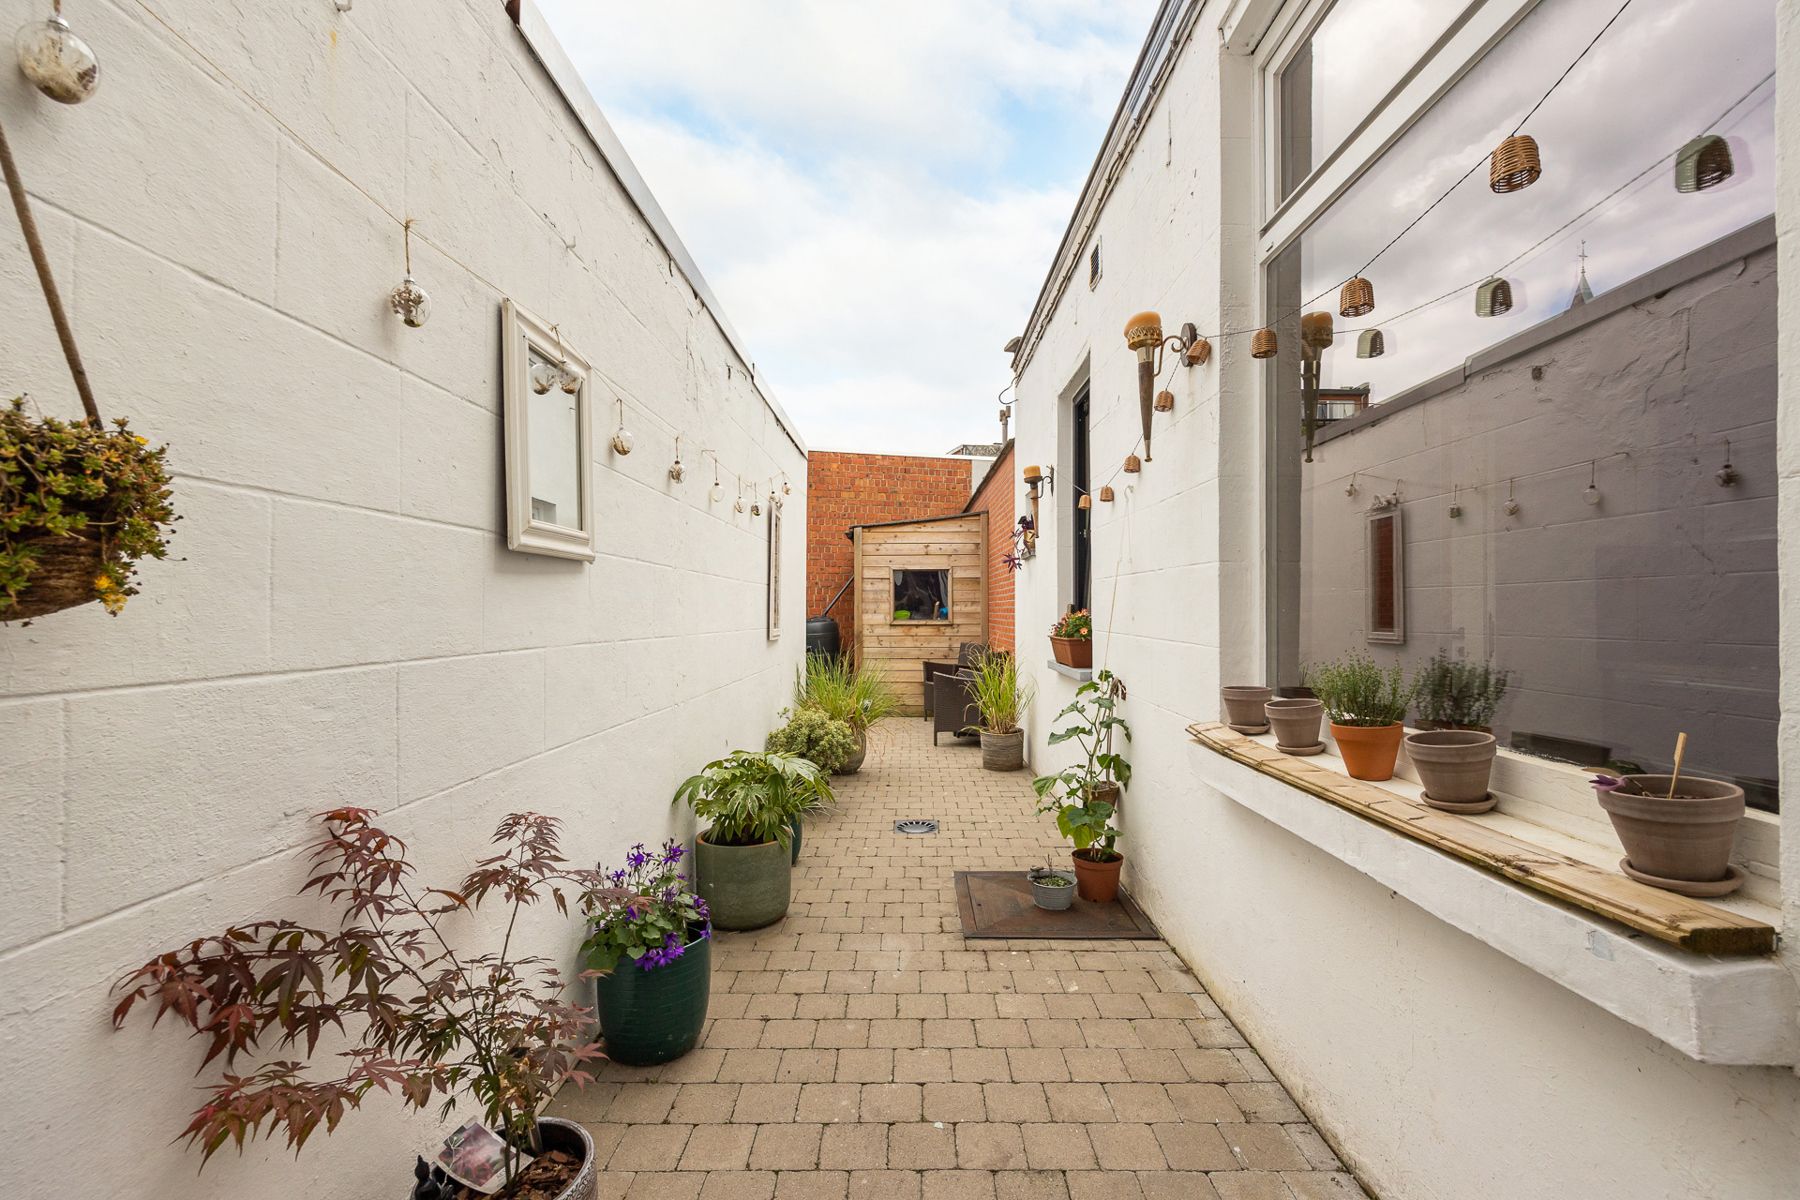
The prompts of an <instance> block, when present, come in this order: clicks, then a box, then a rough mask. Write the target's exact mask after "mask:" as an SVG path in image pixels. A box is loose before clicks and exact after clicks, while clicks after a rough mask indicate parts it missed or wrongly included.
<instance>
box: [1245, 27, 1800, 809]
mask: <svg viewBox="0 0 1800 1200" xmlns="http://www.w3.org/2000/svg"><path fill="white" fill-rule="evenodd" d="M1490 3H1509V4H1511V5H1512V6H1514V7H1518V8H1527V7H1529V8H1530V11H1529V12H1528V13H1527V15H1525V16H1524V17H1523V19H1522V20H1520V21H1519V23H1518V24H1517V25H1516V26H1514V27H1513V28H1512V29H1511V30H1510V31H1509V32H1508V33H1507V34H1506V36H1505V37H1504V38H1503V39H1502V40H1500V41H1499V42H1498V44H1496V45H1495V46H1493V47H1492V48H1491V49H1490V50H1489V51H1488V52H1487V53H1486V55H1485V56H1484V57H1483V58H1482V59H1481V60H1480V61H1478V62H1475V63H1473V64H1472V65H1470V66H1469V68H1468V70H1467V72H1466V73H1464V74H1462V75H1461V78H1460V79H1459V80H1458V81H1457V82H1456V84H1455V85H1454V86H1453V87H1451V88H1450V90H1449V91H1448V92H1447V93H1445V94H1444V95H1443V96H1442V97H1440V98H1439V99H1438V100H1437V101H1436V103H1435V104H1433V105H1432V106H1431V107H1430V108H1428V109H1427V110H1426V111H1424V112H1422V113H1421V114H1419V115H1418V117H1417V119H1416V120H1415V121H1412V122H1411V124H1410V125H1409V126H1408V127H1407V128H1406V132H1405V133H1404V134H1403V136H1401V137H1400V138H1399V139H1398V140H1397V141H1395V142H1394V143H1393V144H1392V145H1391V146H1389V147H1388V148H1387V149H1386V150H1385V152H1383V153H1380V154H1379V155H1378V156H1377V157H1374V158H1373V159H1372V160H1371V161H1369V162H1367V163H1366V164H1360V170H1359V173H1358V174H1357V176H1356V178H1355V182H1354V183H1353V184H1352V185H1351V186H1350V187H1349V188H1348V189H1347V190H1344V191H1343V192H1342V194H1341V195H1339V196H1337V197H1336V198H1333V199H1329V200H1326V199H1323V198H1321V199H1318V200H1311V198H1309V197H1305V196H1304V195H1303V196H1302V199H1303V200H1307V201H1308V202H1311V203H1313V204H1314V205H1315V208H1316V211H1313V212H1310V213H1308V212H1303V213H1301V220H1302V232H1301V233H1300V234H1299V235H1298V236H1297V237H1295V238H1292V239H1291V240H1289V241H1288V242H1287V244H1286V245H1285V246H1277V247H1275V250H1274V252H1273V253H1272V254H1271V255H1270V256H1269V257H1268V258H1267V259H1266V260H1265V267H1266V271H1265V306H1266V309H1267V319H1268V320H1269V322H1270V323H1271V324H1272V325H1274V326H1275V328H1276V331H1277V335H1278V342H1279V346H1280V350H1279V353H1278V354H1277V356H1276V357H1275V358H1274V359H1272V360H1270V362H1269V375H1268V380H1269V383H1270V389H1269V390H1270V396H1271V403H1272V404H1273V409H1272V421H1271V427H1272V431H1273V441H1272V445H1271V453H1272V455H1273V465H1274V467H1273V472H1272V474H1273V476H1274V479H1275V486H1276V496H1275V504H1274V509H1273V513H1274V524H1275V529H1276V536H1277V545H1276V547H1275V550H1276V552H1275V555H1274V567H1273V570H1274V576H1273V587H1274V594H1275V612H1274V625H1275V637H1274V643H1275V644H1274V652H1275V659H1276V662H1275V672H1276V675H1277V678H1278V682H1279V683H1280V684H1282V685H1284V686H1287V687H1294V686H1298V685H1300V684H1301V681H1302V673H1303V668H1304V666H1305V664H1307V663H1312V662H1319V661H1323V660H1326V659H1330V658H1334V657H1336V656H1338V655H1340V654H1343V653H1345V652H1349V651H1360V652H1365V653H1369V654H1371V655H1372V656H1374V657H1375V658H1377V659H1378V660H1382V661H1396V660H1397V661H1400V662H1402V663H1405V664H1406V665H1408V666H1409V667H1411V668H1414V669H1420V668H1424V667H1425V666H1426V665H1427V664H1428V662H1429V661H1430V660H1431V659H1432V658H1433V657H1434V656H1437V655H1440V654H1441V655H1443V656H1446V657H1447V658H1449V659H1452V660H1455V659H1459V658H1461V659H1466V660H1469V661H1474V662H1483V661H1485V662H1491V663H1492V665H1493V667H1494V668H1495V669H1496V670H1498V671H1505V672H1508V673H1509V674H1510V688H1509V691H1508V696H1507V699H1506V700H1505V702H1504V703H1503V705H1502V707H1501V709H1500V711H1499V714H1498V716H1497V717H1496V718H1495V719H1494V722H1493V724H1494V729H1495V732H1496V734H1498V735H1499V736H1500V737H1501V740H1502V744H1505V745H1511V746H1512V747H1513V748H1514V749H1518V750H1523V751H1527V752H1546V753H1550V754H1553V755H1554V756H1556V757H1560V758H1564V759H1568V760H1572V761H1580V762H1583V763H1584V764H1586V765H1593V766H1600V765H1603V764H1608V763H1611V764H1635V765H1636V766H1637V767H1641V768H1642V769H1644V770H1649V771H1656V770H1665V769H1667V766H1668V764H1669V761H1670V758H1671V755H1672V752H1673V748H1674V745H1675V740H1676V735H1677V733H1680V732H1685V733H1687V734H1688V753H1687V759H1686V763H1687V766H1688V767H1689V768H1690V769H1693V770H1696V771H1699V772H1701V773H1703V774H1711V775H1716V776H1719V777H1722V778H1731V779H1735V780H1736V781H1738V782H1739V783H1741V784H1742V785H1744V787H1745V790H1746V793H1747V795H1748V797H1749V799H1750V802H1751V803H1752V804H1758V805H1761V806H1762V807H1769V808H1772V807H1774V806H1775V803H1776V783H1775V779H1776V774H1777V772H1776V756H1775V734H1776V723H1777V716H1778V706H1777V688H1778V676H1777V661H1776V660H1777V619H1778V610H1777V593H1776V575H1775V569H1776V541H1775V531H1776V523H1775V522H1776V516H1775V483H1776V480H1775V446H1774V434H1775V409H1776V365H1775V364H1776V356H1775V335H1776V323H1775V318H1776V286H1775V284H1776V278H1775V254H1774V231H1773V220H1772V217H1771V215H1770V214H1772V212H1773V210H1774V182H1773V180H1774V138H1773V96H1774V84H1773V81H1772V80H1768V81H1766V82H1760V84H1759V81H1764V80H1765V77H1766V76H1768V75H1769V74H1770V73H1771V72H1772V71H1773V70H1774V5H1773V0H1767V2H1760V0H1742V2H1734V3H1728V4H1719V3H1714V2H1711V0H1666V2H1665V3H1660V4H1656V5H1634V6H1632V7H1630V8H1628V9H1627V10H1626V11H1625V12H1624V13H1623V15H1621V16H1620V17H1619V18H1618V20H1617V21H1616V23H1615V24H1614V25H1613V26H1612V27H1611V28H1610V29H1608V30H1607V31H1606V32H1605V34H1604V35H1603V36H1601V38H1600V40H1599V41H1598V42H1596V43H1595V44H1594V46H1593V48H1592V49H1591V50H1590V51H1589V52H1588V53H1587V54H1586V56H1585V57H1584V58H1582V59H1581V61H1580V62H1579V64H1578V65H1576V66H1575V68H1574V69H1573V70H1572V71H1570V72H1569V74H1568V76H1567V78H1566V79H1564V80H1563V82H1562V83H1561V84H1560V85H1559V86H1557V87H1556V89H1555V90H1554V91H1553V92H1552V93H1551V94H1550V96H1549V98H1548V99H1547V100H1546V101H1545V102H1544V104H1543V105H1542V107H1541V108H1540V109H1538V111H1537V112H1536V113H1534V114H1533V115H1532V116H1531V118H1530V121H1529V123H1528V124H1527V125H1526V126H1525V132H1527V133H1529V134H1531V135H1532V136H1534V137H1535V138H1536V139H1537V141H1538V144H1539V147H1540V151H1541V155H1542V160H1543V171H1544V173H1543V176H1542V178H1541V179H1539V180H1538V181H1537V182H1536V183H1535V184H1533V185H1531V186H1530V187H1528V188H1526V189H1524V190H1522V191H1518V192H1513V193H1509V194H1496V193H1495V192H1493V191H1491V190H1490V189H1489V187H1488V185H1487V171H1486V166H1485V163H1483V164H1482V165H1481V166H1480V167H1479V168H1478V169H1477V170H1476V171H1475V172H1474V173H1473V174H1472V175H1471V176H1470V177H1469V178H1468V179H1466V180H1465V181H1464V182H1463V183H1462V184H1461V185H1459V186H1458V187H1456V188H1455V190H1453V191H1450V192H1449V195H1448V197H1447V198H1445V199H1443V200H1442V202H1441V203H1438V204H1437V205H1436V207H1434V208H1431V209H1430V211H1429V213H1428V214H1427V215H1424V216H1423V217H1422V219H1419V220H1418V222H1417V224H1416V225H1413V226H1412V227H1411V228H1410V229H1407V226H1408V224H1409V223H1410V222H1412V221H1413V220H1414V219H1415V218H1420V214H1421V213H1424V212H1425V210H1426V209H1427V207H1428V206H1429V205H1431V204H1432V202H1433V201H1434V200H1436V199H1437V198H1438V197H1440V196H1442V195H1443V194H1444V193H1445V191H1446V190H1447V189H1449V188H1450V187H1451V185H1452V183H1453V182H1454V181H1455V180H1456V179H1457V178H1458V176H1460V175H1461V174H1462V173H1463V172H1464V171H1466V170H1468V169H1469V167H1470V166H1471V165H1472V164H1475V163H1477V162H1480V161H1481V160H1482V159H1483V158H1484V156H1485V154H1486V152H1487V151H1488V150H1490V149H1491V148H1493V147H1494V146H1495V145H1497V144H1498V143H1499V141H1500V140H1501V139H1502V138H1503V137H1505V136H1506V135H1507V134H1508V133H1510V132H1512V130H1513V129H1514V128H1516V127H1517V125H1518V122H1519V121H1520V119H1521V118H1522V117H1523V116H1524V115H1525V114H1526V112H1527V110H1529V109H1530V108H1531V107H1532V105H1533V104H1534V103H1536V102H1537V100H1538V99H1539V98H1540V97H1541V96H1543V95H1544V93H1545V91H1546V90H1547V89H1549V88H1550V87H1551V85H1552V83H1553V82H1554V81H1555V80H1556V79H1557V77H1558V75H1560V74H1561V73H1562V72H1563V71H1564V69H1565V68H1567V67H1569V64H1570V63H1571V61H1572V60H1574V58H1575V57H1576V55H1577V54H1578V53H1579V52H1580V51H1581V49H1582V47H1583V46H1585V45H1587V44H1588V42H1589V41H1590V40H1591V39H1593V38H1594V36H1595V34H1596V33H1598V32H1599V31H1600V29H1601V27H1602V26H1604V25H1605V24H1606V22H1607V21H1608V19H1609V18H1611V17H1613V15H1614V14H1615V13H1616V12H1617V11H1618V9H1619V5H1618V3H1617V0H1543V2H1542V3H1539V4H1537V5H1535V6H1528V5H1525V4H1523V3H1520V0H1490ZM1361 7H1363V6H1362V5H1360V4H1352V3H1350V2H1349V0H1343V2H1342V3H1340V4H1339V5H1338V6H1337V9H1336V10H1334V11H1333V14H1332V15H1330V16H1327V18H1326V19H1325V21H1324V22H1323V23H1321V24H1320V25H1319V26H1318V27H1317V31H1316V32H1315V33H1314V35H1313V37H1312V39H1311V46H1312V51H1311V52H1312V55H1313V66H1312V68H1311V69H1312V70H1313V72H1314V76H1315V89H1316V88H1317V86H1318V84H1317V82H1316V80H1317V78H1318V72H1319V67H1318V63H1319V62H1320V61H1322V57H1321V56H1323V55H1326V54H1328V53H1329V54H1332V55H1336V54H1340V53H1344V52H1346V50H1347V47H1348V46H1349V45H1350V44H1351V43H1350V42H1346V43H1344V44H1343V45H1333V46H1331V47H1329V48H1328V47H1327V46H1326V44H1325V40H1326V36H1327V33H1328V31H1329V30H1330V29H1331V27H1332V25H1333V22H1334V20H1336V19H1337V16H1338V13H1339V11H1340V10H1341V11H1342V12H1343V13H1344V14H1346V15H1347V14H1349V13H1350V12H1351V10H1353V9H1356V8H1361ZM1442 7H1443V8H1446V9H1450V8H1459V7H1460V6H1458V5H1449V4H1445V5H1443V6H1442ZM1271 66H1272V69H1275V70H1279V69H1280V66H1279V64H1272V65H1271ZM1410 66H1411V64H1410V63H1389V64H1388V65H1387V66H1386V67H1385V68H1384V69H1385V70H1387V71H1388V72H1390V73H1391V74H1392V76H1393V77H1394V78H1396V79H1397V78H1399V77H1400V72H1402V71H1405V70H1408V69H1410ZM1287 69H1288V70H1290V71H1291V70H1292V69H1293V67H1292V65H1291V64H1290V65H1289V66H1288V67H1287ZM1277 78H1278V81H1279V80H1280V78H1281V77H1279V76H1278V77H1277ZM1282 86H1283V87H1285V84H1282ZM1361 90H1367V89H1360V90H1359V94H1360V91H1361ZM1315 95H1316V91H1315ZM1357 119H1358V120H1360V117H1359V118H1357ZM1287 132H1288V133H1289V134H1291V133H1292V130H1291V128H1290V129H1289V130H1288V131H1287ZM1708 133H1711V134H1718V135H1720V136H1723V137H1724V138H1725V139H1726V142H1727V144H1728V146H1729V147H1730V150H1731V153H1732V160H1733V165H1734V167H1735V174H1734V175H1733V176H1732V177H1731V178H1730V179H1729V180H1727V181H1726V182H1725V183H1723V184H1722V185H1720V186H1717V187H1713V188H1709V189H1707V190H1704V191H1698V192H1681V191H1678V190H1677V188H1676V186H1675V177H1676V167H1675V162H1674V159H1675V154H1676V151H1677V150H1678V149H1679V148H1680V147H1682V146H1683V145H1684V144H1685V143H1687V142H1688V141H1689V140H1690V139H1692V138H1694V137H1695V136H1697V135H1700V134H1708ZM1273 136H1274V137H1275V144H1273V145H1271V146H1270V147H1269V148H1268V151H1267V152H1268V153H1269V154H1270V155H1272V156H1274V158H1275V160H1276V161H1277V162H1282V161H1286V160H1287V159H1288V158H1291V157H1292V154H1293V151H1292V148H1291V147H1290V145H1289V144H1288V139H1287V138H1284V137H1282V136H1281V133H1280V132H1277V133H1275V134H1274V135H1273ZM1326 140H1327V141H1329V140H1330V139H1329V138H1327V139H1326ZM1321 144H1323V143H1321V142H1320V141H1319V140H1317V138H1315V139H1314V140H1313V141H1312V142H1311V143H1310V145H1312V146H1313V147H1314V149H1315V150H1316V148H1317V147H1318V146H1319V145H1321ZM1278 173H1279V172H1278ZM1403 230H1404V231H1405V232H1404V234H1403V236H1401V237H1400V238H1399V240H1398V241H1397V242H1394V243H1393V245H1392V246H1391V248H1388V249H1386V250H1383V247H1384V246H1386V245H1387V244H1388V243H1389V242H1390V240H1391V239H1393V238H1394V237H1395V235H1397V234H1401V233H1402V231H1403ZM1371 259H1373V262H1372V264H1370V260H1371ZM1364 264H1370V265H1368V266H1366V268H1365V265H1364ZM1359 271H1360V272H1361V274H1363V275H1365V276H1366V277H1367V278H1368V279H1369V280H1370V281H1371V283H1372V284H1373V286H1374V290H1375V300H1376V307H1375V309H1374V311H1373V312H1371V313H1369V314H1368V315H1367V316H1363V317H1359V318H1355V319H1351V320H1346V319H1344V318H1342V317H1339V316H1337V311H1338V287H1339V286H1340V285H1341V284H1342V283H1343V282H1344V281H1345V280H1346V279H1347V278H1349V277H1350V276H1352V275H1354V274H1357V273H1358V272H1359ZM1489 277H1493V278H1498V279H1502V280H1505V281H1506V284H1507V286H1508V287H1509V289H1510V291H1511V298H1512V304H1511V308H1510V311H1506V312H1504V313H1503V314H1502V315H1497V316H1482V315H1478V309H1477V291H1478V285H1479V284H1480V283H1481V282H1482V281H1483V280H1485V279H1487V278H1489ZM1312 311H1320V312H1330V313H1331V314H1332V315H1333V318H1334V321H1335V325H1336V329H1335V337H1334V339H1333V341H1332V343H1331V345H1330V346H1329V347H1328V348H1324V349H1322V350H1320V351H1319V352H1318V354H1317V368H1316V374H1312V375H1308V373H1307V371H1306V370H1303V368H1306V367H1307V365H1308V364H1305V363H1303V361H1302V360H1303V357H1305V354H1304V353H1303V350H1302V338H1301V332H1300V330H1301V320H1300V314H1301V313H1302V312H1312ZM1374 330H1378V331H1379V334H1380V339H1379V343H1380V344H1379V353H1371V351H1372V350H1373V349H1374V347H1373V346H1371V339H1370V338H1369V337H1367V336H1365V334H1367V333H1368V332H1369V331H1374ZM1303 378H1307V379H1308V380H1309V382H1310V383H1311V385H1312V386H1303ZM1728 461H1729V463H1730V464H1731V466H1730V469H1729V470H1727V469H1726V463H1727V462H1728ZM1384 513H1386V514H1392V515H1393V517H1394V518H1395V519H1393V520H1392V521H1384V520H1381V519H1379V518H1380V515H1381V514H1384ZM1372 517H1373V518H1374V519H1372Z"/></svg>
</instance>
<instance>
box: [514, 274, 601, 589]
mask: <svg viewBox="0 0 1800 1200" xmlns="http://www.w3.org/2000/svg"><path fill="white" fill-rule="evenodd" d="M500 341H501V347H502V349H501V356H500V359H501V370H502V373H503V379H502V385H501V394H502V398H503V401H504V405H505V427H506V545H507V548H508V549H509V550H518V551H522V552H524V553H526V554H549V555H554V556H556V557H558V558H576V559H581V560H583V561H584V562H592V561H593V559H594V478H593V477H594V416H593V400H592V392H593V376H592V371H591V368H590V366H589V364H588V361H587V360H586V359H584V358H582V357H581V356H580V355H579V354H577V353H576V352H575V351H574V350H573V349H572V348H570V346H569V344H568V342H567V340H565V339H563V338H561V337H560V336H559V335H558V334H557V332H556V331H555V330H553V329H551V327H550V326H549V325H548V324H547V323H545V322H544V321H543V320H541V319H540V318H538V317H536V316H534V315H532V314H531V313H529V312H527V311H526V310H525V309H523V308H521V307H519V305H517V304H515V303H514V302H513V301H512V300H510V299H507V300H503V301H501V305H500ZM534 349H535V350H536V351H538V353H539V354H541V355H542V356H543V357H545V358H548V359H551V360H553V361H558V362H560V363H561V364H562V365H563V368H564V369H565V370H567V371H568V372H569V373H570V374H572V375H575V376H577V377H578V378H579V379H580V380H581V390H580V391H579V392H578V393H576V399H575V416H576V428H577V431H576V435H575V442H576V452H577V453H578V454H580V456H581V465H580V470H579V475H578V478H579V480H580V487H581V503H580V505H579V509H580V517H581V528H580V529H570V528H569V527H567V526H565V525H552V524H549V523H547V522H544V521H538V520H534V519H533V518H532V515H531V379H530V374H531V352H532V351H533V350H534Z"/></svg>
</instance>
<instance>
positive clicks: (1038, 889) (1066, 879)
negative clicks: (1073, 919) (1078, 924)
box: [1031, 869, 1075, 912]
mask: <svg viewBox="0 0 1800 1200" xmlns="http://www.w3.org/2000/svg"><path fill="white" fill-rule="evenodd" d="M1048 879H1060V880H1062V881H1063V882H1062V883H1059V884H1051V883H1047V882H1045V881H1046V880H1048ZM1031 902H1032V903H1033V904H1035V905H1037V906H1038V907H1039V908H1043V909H1048V910H1049V911H1051V912H1062V911H1063V910H1064V909H1066V908H1069V907H1071V906H1072V905H1073V904H1074V903H1075V876H1073V875H1072V874H1070V873H1069V872H1067V871H1045V870H1041V869H1040V870H1038V871H1036V872H1034V873H1033V874H1032V876H1031Z"/></svg>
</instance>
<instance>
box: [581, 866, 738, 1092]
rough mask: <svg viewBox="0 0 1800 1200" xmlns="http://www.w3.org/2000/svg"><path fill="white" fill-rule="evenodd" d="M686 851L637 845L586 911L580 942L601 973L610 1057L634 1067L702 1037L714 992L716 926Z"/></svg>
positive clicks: (597, 984) (661, 1059)
mask: <svg viewBox="0 0 1800 1200" xmlns="http://www.w3.org/2000/svg"><path fill="white" fill-rule="evenodd" d="M686 855H687V850H686V849H685V848H684V847H683V846H682V845H681V843H679V842H674V841H670V842H664V843H663V846H662V849H661V850H647V849H645V848H644V845H643V843H641V842H640V843H639V844H637V845H636V846H633V847H632V848H631V850H630V852H629V853H628V854H626V856H625V865H624V866H623V867H620V868H618V869H616V870H612V871H606V870H602V872H601V874H602V875H603V876H604V877H605V882H606V884H607V886H608V888H609V891H608V892H607V893H606V894H605V895H604V896H603V897H601V898H599V899H598V900H597V902H596V903H595V904H594V905H593V907H592V908H591V909H590V911H589V912H588V913H587V918H588V936H587V941H585V942H583V943H582V946H581V949H582V953H583V954H584V955H586V957H587V966H588V970H589V971H592V972H595V978H594V998H595V1001H596V1004H595V1010H596V1011H597V1012H598V1013H599V1016H600V1032H601V1035H602V1038H603V1042H604V1045H605V1047H606V1056H607V1057H608V1058H610V1059H612V1060H613V1061H614V1062H621V1063H625V1064H627V1065H628V1066H653V1065H655V1064H657V1063H665V1062H669V1061H671V1060H673V1059H677V1058H680V1057H681V1056H682V1055H683V1054H686V1053H687V1052H688V1051H689V1050H692V1049H693V1048H694V1043H696V1042H698V1041H699V1040H700V1031H701V1029H702V1028H703V1027H704V1026H705V1025H706V1006H707V1001H708V1000H709V998H710V994H711V990H712V988H711V985H712V955H711V952H710V946H711V938H712V926H711V925H710V924H709V923H708V921H707V916H706V901H704V900H702V899H701V898H700V897H699V896H696V895H695V894H694V893H693V891H692V890H690V889H689V887H688V877H687V874H686V872H685V871H683V870H682V867H681V865H682V859H683V858H685V857H686Z"/></svg>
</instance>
